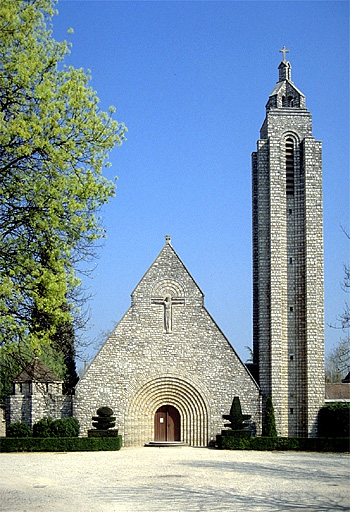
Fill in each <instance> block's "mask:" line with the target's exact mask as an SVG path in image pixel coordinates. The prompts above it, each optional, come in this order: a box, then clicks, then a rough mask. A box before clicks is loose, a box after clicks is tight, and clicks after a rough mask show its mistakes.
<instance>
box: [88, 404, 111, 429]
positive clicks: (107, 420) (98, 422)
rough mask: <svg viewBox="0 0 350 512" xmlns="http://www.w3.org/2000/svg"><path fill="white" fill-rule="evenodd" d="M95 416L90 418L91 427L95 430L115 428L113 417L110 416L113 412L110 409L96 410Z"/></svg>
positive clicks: (101, 408)
mask: <svg viewBox="0 0 350 512" xmlns="http://www.w3.org/2000/svg"><path fill="white" fill-rule="evenodd" d="M96 412H97V416H93V417H92V426H93V427H94V428H96V429H97V430H108V429H110V428H113V427H115V417H114V416H112V414H113V410H112V409H111V408H110V407H100V408H99V409H97V411H96Z"/></svg>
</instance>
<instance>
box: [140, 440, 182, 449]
mask: <svg viewBox="0 0 350 512" xmlns="http://www.w3.org/2000/svg"><path fill="white" fill-rule="evenodd" d="M145 446H147V447H153V448H174V447H178V448H181V447H182V446H189V445H188V444H187V443H184V442H182V441H150V442H149V443H147V444H145Z"/></svg>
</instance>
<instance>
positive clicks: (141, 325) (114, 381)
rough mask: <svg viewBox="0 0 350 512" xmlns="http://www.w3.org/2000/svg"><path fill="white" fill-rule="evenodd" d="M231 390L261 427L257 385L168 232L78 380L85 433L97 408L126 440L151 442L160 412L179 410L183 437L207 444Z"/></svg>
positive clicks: (77, 409)
mask: <svg viewBox="0 0 350 512" xmlns="http://www.w3.org/2000/svg"><path fill="white" fill-rule="evenodd" d="M234 396H239V397H240V400H241V404H242V409H243V413H246V414H251V415H252V420H253V421H254V422H255V423H256V426H257V431H258V432H261V417H260V410H261V400H260V392H259V387H258V385H257V383H256V382H255V381H254V379H253V378H252V376H251V375H250V373H249V372H248V370H247V369H246V367H245V365H244V364H243V363H242V361H241V360H240V359H239V357H238V356H237V354H236V352H235V351H234V349H233V348H232V346H231V345H230V343H229V342H228V340H227V339H226V338H225V336H224V335H223V333H222V332H221V330H220V329H219V327H218V326H217V324H216V323H215V321H214V320H213V319H212V317H211V316H210V314H209V313H208V311H207V310H206V309H205V307H204V296H203V293H202V292H201V290H200V289H199V287H198V286H197V284H196V283H195V281H194V280H193V278H192V277H191V275H190V274H189V272H188V271H187V270H186V268H185V266H184V264H183V263H182V261H181V260H180V258H179V257H178V255H177V254H176V252H175V250H174V249H173V247H172V245H171V243H170V237H167V239H166V244H165V246H164V247H163V249H162V250H161V252H160V254H159V255H158V257H157V258H156V260H155V261H154V263H153V264H152V265H151V267H150V268H149V270H148V271H147V272H146V274H145V276H144V277H143V278H142V279H141V281H140V283H139V284H138V286H137V287H136V289H135V290H134V292H133V293H132V295H131V307H130V309H129V310H128V311H127V313H126V314H125V316H124V317H123V318H122V320H121V321H120V323H119V324H118V325H117V327H116V328H115V330H114V332H113V333H112V334H111V335H110V337H109V338H108V340H107V341H106V343H105V344H104V346H103V347H102V348H101V350H100V352H99V353H98V354H97V356H96V358H95V359H94V361H93V362H92V364H91V365H90V367H89V369H88V370H87V372H86V373H85V375H84V376H83V377H82V379H81V381H80V382H79V384H78V385H77V388H76V394H75V398H74V403H73V413H74V416H75V417H76V418H78V420H79V422H80V425H81V431H82V434H85V433H86V431H87V430H88V429H89V428H91V417H92V416H93V415H94V414H95V412H96V409H97V408H99V407H101V406H103V405H106V406H108V407H111V408H112V409H113V411H114V415H115V416H116V424H117V427H118V428H119V432H120V433H121V434H122V435H123V440H124V442H125V445H127V446H130V445H143V444H145V443H148V442H149V441H152V440H154V428H155V427H154V421H155V413H156V411H157V410H158V409H159V408H160V407H162V406H165V405H168V406H172V407H175V408H176V409H177V410H178V411H179V413H180V422H181V425H180V435H181V441H184V442H186V443H188V444H190V445H194V446H206V445H207V444H208V443H209V442H210V441H211V440H213V439H215V436H216V434H218V433H220V431H221V429H222V428H223V425H224V420H223V418H222V415H223V414H228V412H229V410H230V407H231V404H232V400H233V398H234Z"/></svg>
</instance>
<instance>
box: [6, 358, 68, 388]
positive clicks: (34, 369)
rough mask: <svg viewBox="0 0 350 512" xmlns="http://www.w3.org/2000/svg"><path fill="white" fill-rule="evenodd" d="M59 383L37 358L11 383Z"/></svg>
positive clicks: (59, 380)
mask: <svg viewBox="0 0 350 512" xmlns="http://www.w3.org/2000/svg"><path fill="white" fill-rule="evenodd" d="M32 381H35V382H61V379H59V378H58V377H57V376H56V375H55V374H54V373H53V371H51V370H50V368H48V367H47V366H46V364H44V363H43V362H42V361H40V359H39V358H38V357H36V358H35V359H33V361H31V362H30V363H29V364H28V365H27V366H26V367H25V369H24V370H23V371H22V372H21V373H20V374H19V375H18V376H17V377H16V378H15V379H14V380H13V382H32Z"/></svg>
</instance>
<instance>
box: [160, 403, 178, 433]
mask: <svg viewBox="0 0 350 512" xmlns="http://www.w3.org/2000/svg"><path fill="white" fill-rule="evenodd" d="M154 440H155V441H180V413H179V411H178V410H177V409H176V408H175V407H173V406H172V405H163V406H162V407H159V409H158V410H157V412H156V414H155V416H154Z"/></svg>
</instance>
